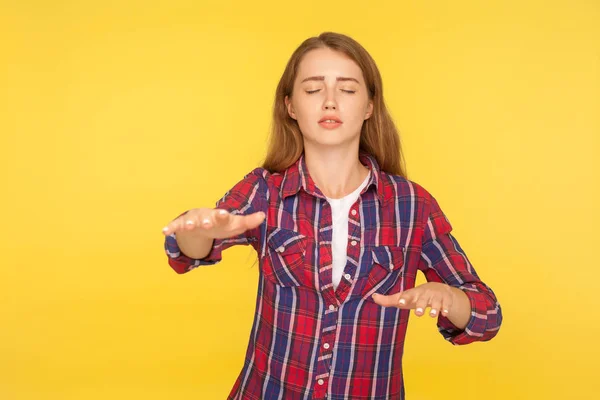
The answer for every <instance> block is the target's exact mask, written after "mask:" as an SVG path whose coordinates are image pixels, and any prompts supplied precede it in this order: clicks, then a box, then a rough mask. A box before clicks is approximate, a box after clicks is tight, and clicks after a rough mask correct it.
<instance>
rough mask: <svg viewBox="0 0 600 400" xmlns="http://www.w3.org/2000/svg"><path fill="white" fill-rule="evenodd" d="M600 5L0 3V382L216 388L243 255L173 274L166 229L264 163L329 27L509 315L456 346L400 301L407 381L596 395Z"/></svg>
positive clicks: (575, 1) (119, 395)
mask: <svg viewBox="0 0 600 400" xmlns="http://www.w3.org/2000/svg"><path fill="white" fill-rule="evenodd" d="M599 21H600V3H599V2H598V1H593V0H588V1H585V0H571V1H567V0H563V1H541V0H535V1H534V0H529V1H516V0H510V1H485V2H484V1H477V0H473V1H417V0H410V1H409V0H404V1H393V2H392V1H389V2H382V1H374V2H366V1H330V2H314V1H297V2H281V1H262V2H261V1H258V2H246V1H238V2H230V1H221V2H216V1H215V2H208V1H177V0H171V1H162V2H155V1H108V2H107V1H58V0H53V1H1V2H0V33H1V36H2V41H1V44H0V50H1V53H0V54H1V55H0V57H1V61H0V72H1V73H0V153H1V154H0V174H1V180H0V182H1V185H2V207H1V213H2V215H1V216H0V217H1V221H2V224H3V229H2V234H1V235H2V237H1V238H0V246H2V248H1V249H0V251H1V252H2V263H1V276H0V311H1V317H2V318H1V326H0V398H2V399H6V400H12V399H18V400H21V399H35V400H38V399H87V400H93V399H107V398H111V399H130V398H140V399H141V398H143V399H146V400H151V399H166V398H172V399H190V398H199V399H223V398H225V397H226V396H227V394H228V393H229V390H230V389H231V387H232V385H233V383H234V381H235V378H236V377H237V375H238V373H239V372H240V369H241V367H242V364H243V359H244V354H245V351H246V346H247V343H248V337H249V333H250V329H251V323H252V318H253V313H254V305H255V296H256V290H257V281H258V266H257V265H253V264H254V262H255V258H254V254H253V253H252V252H251V248H250V247H235V248H233V249H231V250H228V251H226V253H225V257H224V260H223V261H222V263H221V264H218V265H216V266H211V267H206V268H202V269H197V270H195V271H192V272H190V273H188V274H185V275H177V274H176V273H175V272H174V271H172V270H171V268H170V267H169V266H168V265H167V257H166V255H165V254H164V252H163V240H164V238H163V235H162V233H161V229H162V227H163V226H164V225H165V224H166V223H167V222H168V221H170V220H171V219H172V218H174V217H176V216H177V215H178V214H179V213H180V212H183V211H185V210H187V209H189V208H194V207H213V206H214V204H215V202H216V201H217V200H218V199H219V198H220V197H221V196H222V195H223V194H224V193H225V191H227V190H228V189H229V188H230V187H232V186H233V185H234V184H235V183H236V182H237V181H238V180H240V179H241V178H242V177H243V176H244V175H245V174H246V173H248V172H249V171H251V170H252V169H253V168H254V167H256V166H258V165H259V163H260V162H261V160H262V158H263V156H264V154H265V148H266V138H267V133H268V130H269V127H270V122H271V112H272V105H273V98H274V93H275V88H276V85H277V82H278V80H279V78H280V76H281V74H282V72H283V69H284V67H285V63H286V62H287V60H288V58H289V57H290V55H291V53H292V52H293V50H294V49H295V48H296V47H297V46H298V45H299V44H300V43H301V42H302V41H303V40H304V39H306V38H308V37H310V36H315V35H318V34H319V33H321V32H323V31H334V32H340V33H345V34H348V35H350V36H352V37H353V38H355V39H356V40H358V41H359V42H360V43H361V44H362V45H364V46H365V48H366V49H367V50H368V51H369V52H370V53H371V54H372V55H373V57H374V59H375V61H376V62H377V64H378V66H379V68H380V70H381V73H382V76H383V81H384V95H385V98H386V101H387V104H388V106H389V108H390V110H391V113H392V116H393V118H394V120H395V121H396V123H397V125H398V128H399V130H400V135H401V138H402V143H403V145H404V149H405V154H406V159H407V165H408V173H409V179H411V180H413V181H415V182H417V183H419V184H421V185H423V186H424V187H425V188H426V189H428V190H429V191H430V192H431V193H432V194H433V195H434V196H435V197H436V198H437V199H438V201H439V202H440V205H441V207H442V209H443V210H444V211H445V213H446V215H447V216H448V218H449V220H450V222H451V223H452V225H453V227H454V231H453V233H454V234H455V236H456V237H457V239H458V240H459V242H460V243H461V245H462V247H463V249H464V250H465V251H466V253H467V255H468V256H469V258H470V260H471V261H472V263H473V265H474V267H475V268H476V270H477V272H478V273H479V274H480V276H481V277H482V279H483V280H484V282H486V283H488V284H489V285H490V286H491V287H492V288H493V289H494V291H495V292H496V294H497V295H498V298H499V300H500V303H501V305H502V307H503V311H504V318H505V319H504V324H503V326H502V328H501V330H500V332H499V334H498V336H497V337H496V338H495V339H494V340H492V341H491V342H487V343H475V344H471V345H468V346H464V347H454V346H452V345H450V344H449V343H447V342H445V341H444V340H443V338H442V336H441V335H440V334H439V333H438V332H437V330H436V327H435V321H434V320H433V319H431V318H429V317H423V318H416V317H415V316H414V315H411V319H410V323H409V328H408V334H407V339H406V346H405V355H404V363H403V364H404V371H405V381H406V390H407V398H408V399H410V400H420V399H435V400H437V399H441V398H444V399H462V400H469V399H470V400H473V399H537V398H544V399H564V398H569V399H588V398H593V397H594V393H596V394H597V390H596V386H595V383H596V382H597V378H598V376H597V373H598V369H597V365H596V360H597V359H598V357H599V356H600V354H599V346H598V337H599V335H600V319H599V318H598V309H599V308H600V307H599V306H600V301H599V300H598V292H599V289H600V283H599V279H600V268H599V258H598V255H596V251H598V249H599V245H598V239H599V234H598V223H599V222H600V221H599V211H598V204H599V203H600V202H599V193H600V189H599V182H600V174H599V171H598V157H599V156H600V154H599V151H598V150H599V149H598V137H599V136H600V117H599V113H600V24H599ZM421 282H424V279H423V278H422V277H421V278H420V281H419V282H418V283H421Z"/></svg>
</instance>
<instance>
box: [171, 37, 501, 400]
mask: <svg viewBox="0 0 600 400" xmlns="http://www.w3.org/2000/svg"><path fill="white" fill-rule="evenodd" d="M273 117H274V122H273V132H272V135H271V142H270V146H269V149H268V152H267V156H266V160H265V162H264V164H263V166H262V167H261V168H256V169H254V170H253V171H252V172H250V173H249V174H248V175H246V176H245V177H244V178H243V179H242V180H241V181H240V182H239V183H237V184H236V185H235V186H234V187H233V188H232V189H231V190H230V191H228V192H227V193H226V194H225V196H224V197H223V198H222V199H221V200H219V201H218V202H217V206H216V208H214V209H211V208H197V209H193V210H189V211H187V212H186V213H183V214H182V215H180V216H179V217H178V218H176V219H175V220H173V221H172V222H170V223H169V224H168V225H167V226H166V227H165V228H164V229H163V233H164V234H165V235H166V241H165V250H166V252H167V255H168V257H169V264H170V266H171V267H172V268H173V269H174V270H175V271H176V272H178V273H185V272H188V271H190V270H192V269H194V268H196V267H198V266H201V265H210V264H216V263H218V262H219V261H220V260H221V253H222V251H223V250H225V249H226V248H228V247H230V246H233V245H236V244H242V245H251V246H253V247H254V249H256V251H257V254H258V258H259V261H260V278H259V286H258V295H257V296H258V297H257V303H256V315H255V319H254V323H253V327H252V331H251V337H250V341H249V344H248V350H247V353H246V359H245V363H244V365H243V368H242V370H241V373H240V374H239V377H238V379H237V381H236V382H235V384H234V386H233V389H232V390H231V393H230V395H229V399H256V400H258V399H284V400H292V399H336V400H337V399H381V400H383V399H385V400H389V399H404V384H403V374H402V353H403V345H404V338H405V333H406V327H407V323H408V318H409V315H410V310H411V309H413V310H415V311H414V312H415V314H416V315H417V316H422V315H424V314H425V310H426V308H429V309H430V311H429V315H430V316H431V317H435V318H437V325H438V328H439V330H440V332H441V334H442V335H443V336H444V337H445V338H446V339H447V340H448V341H450V342H451V343H453V344H456V345H459V344H467V343H470V342H473V341H486V340H489V339H491V338H492V337H494V336H495V335H496V333H497V332H498V329H499V327H500V323H501V321H502V314H501V309H500V305H499V304H498V301H497V299H496V297H495V295H494V293H493V292H492V290H491V289H490V288H489V287H488V286H487V285H486V284H484V283H483V282H482V281H481V280H480V278H479V277H478V275H477V273H476V272H475V269H474V268H473V266H472V265H471V264H470V262H469V260H468V258H467V256H466V255H465V252H464V251H463V250H462V249H461V247H460V245H459V244H458V242H457V240H456V239H455V238H454V237H453V236H452V235H451V233H450V231H451V229H452V227H451V225H450V223H449V221H448V220H447V218H446V217H445V215H444V214H443V212H442V210H441V209H440V206H439V205H438V203H437V201H436V200H435V198H434V197H433V196H432V195H431V194H430V193H428V192H427V191H426V190H425V189H424V188H423V187H421V186H419V185H418V184H417V183H415V182H412V181H410V180H408V179H407V178H406V174H405V172H404V168H403V166H402V164H403V160H402V155H401V154H402V153H401V149H400V140H399V137H398V133H397V130H396V128H395V126H394V123H393V121H392V119H391V117H390V115H389V114H388V112H387V110H386V107H385V103H384V99H383V91H382V82H381V77H380V74H379V71H378V69H377V66H376V65H375V62H374V61H373V59H372V58H371V56H370V55H369V54H368V53H367V51H366V50H365V49H364V48H363V47H362V46H361V45H360V44H358V43H357V42H356V41H354V40H353V39H352V38H350V37H348V36H345V35H341V34H336V33H331V32H327V33H323V34H321V35H320V36H318V37H313V38H309V39H307V40H306V41H304V42H303V43H302V44H301V45H300V47H299V48H298V49H297V50H296V51H295V52H294V54H293V55H292V57H291V59H290V60H289V62H288V64H287V67H286V69H285V71H284V73H283V76H282V78H281V80H280V82H279V85H278V87H277V92H276V98H275V105H274V116H273ZM418 271H421V272H423V273H424V274H425V276H426V278H427V283H425V284H423V285H420V286H418V287H415V279H416V275H417V272H418Z"/></svg>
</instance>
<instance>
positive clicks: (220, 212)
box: [219, 210, 227, 215]
mask: <svg viewBox="0 0 600 400" xmlns="http://www.w3.org/2000/svg"><path fill="white" fill-rule="evenodd" d="M219 214H221V215H225V214H227V211H225V210H219Z"/></svg>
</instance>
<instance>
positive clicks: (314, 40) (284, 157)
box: [262, 32, 406, 178]
mask: <svg viewBox="0 0 600 400" xmlns="http://www.w3.org/2000/svg"><path fill="white" fill-rule="evenodd" d="M319 48H329V49H332V50H335V51H339V52H341V53H344V54H345V55H347V56H348V57H350V58H351V59H352V60H353V61H354V62H356V64H358V66H359V67H360V69H361V70H362V73H363V77H364V79H365V83H366V86H367V89H368V92H369V99H370V100H372V101H373V113H372V115H371V117H370V118H369V119H367V120H365V122H364V123H363V126H362V129H361V133H360V147H359V151H363V152H366V153H368V154H370V155H372V156H373V157H375V159H376V160H377V163H378V164H379V167H380V168H381V169H382V170H383V171H385V172H388V173H390V174H394V175H400V176H402V177H405V178H406V166H405V160H404V156H403V154H402V146H401V143H400V136H399V135H398V130H397V129H396V125H395V124H394V121H393V120H392V117H391V116H390V114H389V113H388V111H387V108H386V107H385V102H384V99H383V84H382V81H381V75H380V73H379V69H378V68H377V65H376V64H375V61H374V60H373V58H372V57H371V55H370V54H369V53H368V52H367V50H365V49H364V47H362V46H361V45H360V44H359V43H358V42H357V41H356V40H354V39H352V38H351V37H349V36H346V35H343V34H340V33H334V32H323V33H321V34H320V35H319V36H316V37H311V38H308V39H306V40H305V41H304V42H302V44H301V45H300V46H299V47H298V48H297V49H296V51H294V53H293V54H292V56H291V58H290V59H289V61H288V63H287V66H286V67H285V71H284V72H283V75H282V76H281V79H280V80H279V84H278V85H277V91H276V92H275V101H274V103H273V122H272V125H271V132H270V137H269V145H268V150H267V155H266V157H265V161H264V162H263V165H262V167H263V168H265V169H266V170H268V171H270V172H283V171H284V170H285V169H287V168H288V167H289V166H291V165H292V164H293V163H294V162H296V161H297V160H298V158H299V157H300V155H302V152H303V151H304V143H303V140H302V133H301V131H300V127H299V126H298V122H297V121H296V120H295V119H293V118H292V117H290V116H289V114H288V111H287V107H286V106H285V96H289V97H290V98H291V97H292V95H293V93H292V91H293V88H294V81H295V80H296V74H297V72H298V69H299V66H300V62H301V61H302V58H303V57H304V55H305V54H306V53H308V52H309V51H311V50H315V49H319Z"/></svg>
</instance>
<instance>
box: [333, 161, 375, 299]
mask: <svg viewBox="0 0 600 400" xmlns="http://www.w3.org/2000/svg"><path fill="white" fill-rule="evenodd" d="M370 177H371V172H370V171H369V174H368V175H367V177H366V178H365V180H364V181H363V183H361V184H360V186H359V187H358V188H356V190H355V191H354V192H352V193H350V194H348V195H346V196H344V197H342V198H341V199H330V198H329V197H326V198H327V201H328V202H329V204H330V206H331V219H332V230H333V232H332V239H331V242H332V243H331V252H332V257H333V267H332V268H333V270H332V271H331V272H332V280H333V288H334V290H335V289H337V287H338V285H339V283H340V281H341V280H342V275H343V274H344V268H345V267H346V259H347V256H348V254H347V252H346V248H347V246H348V213H349V212H350V208H351V207H352V205H353V204H354V203H355V202H356V200H358V197H359V196H360V192H361V191H362V190H363V188H364V187H365V186H367V183H368V182H369V178H370Z"/></svg>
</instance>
